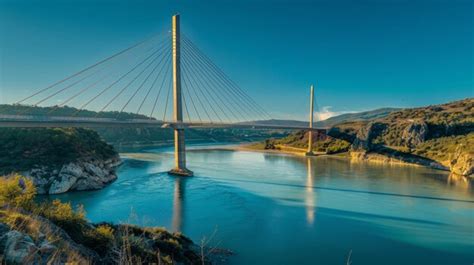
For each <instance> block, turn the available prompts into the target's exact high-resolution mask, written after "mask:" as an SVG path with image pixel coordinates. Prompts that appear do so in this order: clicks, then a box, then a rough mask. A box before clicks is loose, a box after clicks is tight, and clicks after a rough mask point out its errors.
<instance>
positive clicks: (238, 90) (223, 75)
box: [183, 35, 271, 118]
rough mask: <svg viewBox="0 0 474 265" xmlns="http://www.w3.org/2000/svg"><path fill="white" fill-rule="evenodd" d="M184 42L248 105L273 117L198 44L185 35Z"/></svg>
mask: <svg viewBox="0 0 474 265" xmlns="http://www.w3.org/2000/svg"><path fill="white" fill-rule="evenodd" d="M183 40H184V43H187V44H188V45H189V46H190V47H192V50H193V51H194V52H195V53H196V54H198V55H199V56H200V57H201V58H202V59H203V60H204V61H205V62H206V63H207V64H208V65H209V66H210V67H212V68H213V69H214V70H215V71H216V73H218V74H219V76H220V77H221V79H222V80H223V81H225V82H227V83H228V84H229V85H230V86H231V87H233V88H234V92H235V93H238V94H240V95H241V96H242V97H243V98H245V99H246V101H247V103H248V105H249V106H251V107H252V108H253V109H255V110H258V111H259V112H260V113H262V114H264V116H266V117H268V118H271V116H270V115H269V114H268V112H266V111H265V109H263V108H262V107H261V106H260V105H259V104H258V103H256V102H255V101H254V100H253V99H252V97H250V96H249V95H248V94H247V93H246V92H245V91H244V90H243V89H242V88H240V87H239V86H238V85H237V84H236V83H235V82H234V81H233V80H232V79H231V78H229V77H228V76H227V74H226V73H225V72H224V71H223V70H222V69H221V68H220V67H219V66H217V65H216V64H215V63H214V62H213V61H212V60H211V59H210V58H209V57H208V56H207V55H205V54H204V53H203V52H202V51H201V50H200V49H199V48H198V47H197V45H196V44H194V43H193V42H192V41H191V40H190V39H189V38H187V37H186V36H185V35H183Z"/></svg>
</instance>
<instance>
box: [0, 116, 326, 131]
mask: <svg viewBox="0 0 474 265" xmlns="http://www.w3.org/2000/svg"><path fill="white" fill-rule="evenodd" d="M0 127H4V128H5V127H17V128H58V127H86V128H104V127H159V128H236V129H286V130H313V131H326V128H308V127H303V126H291V125H272V124H253V123H212V122H202V123H197V122H172V121H160V120H154V119H129V120H118V119H112V118H88V117H59V116H32V115H0Z"/></svg>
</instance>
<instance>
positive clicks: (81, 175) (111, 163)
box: [24, 156, 121, 194]
mask: <svg viewBox="0 0 474 265" xmlns="http://www.w3.org/2000/svg"><path fill="white" fill-rule="evenodd" d="M120 164H121V161H120V158H119V157H118V156H117V157H114V158H111V159H108V160H105V161H104V160H97V159H82V160H80V161H76V162H71V163H68V164H66V165H63V166H62V167H61V168H60V169H49V168H47V167H40V166H38V167H35V168H33V169H31V170H30V171H28V172H25V173H24V175H26V176H27V177H29V178H31V179H32V180H33V183H34V184H35V186H36V189H37V192H38V193H39V194H59V193H64V192H68V191H73V190H97V189H102V188H104V187H105V185H107V184H108V183H110V182H112V181H114V180H116V179H117V175H116V174H115V169H116V168H117V166H119V165H120Z"/></svg>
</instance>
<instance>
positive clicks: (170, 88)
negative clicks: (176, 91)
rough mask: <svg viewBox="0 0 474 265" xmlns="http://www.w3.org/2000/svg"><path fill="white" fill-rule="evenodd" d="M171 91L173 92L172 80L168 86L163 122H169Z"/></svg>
mask: <svg viewBox="0 0 474 265" xmlns="http://www.w3.org/2000/svg"><path fill="white" fill-rule="evenodd" d="M171 90H173V86H172V80H171V78H170V83H169V86H168V93H167V94H166V103H165V109H164V111H163V121H167V120H166V112H167V111H168V102H169V99H170V94H171Z"/></svg>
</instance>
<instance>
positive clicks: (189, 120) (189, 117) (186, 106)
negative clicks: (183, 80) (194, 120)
mask: <svg viewBox="0 0 474 265" xmlns="http://www.w3.org/2000/svg"><path fill="white" fill-rule="evenodd" d="M181 91H182V92H183V104H184V110H185V111H186V112H185V113H186V116H187V118H188V122H191V115H190V114H189V109H188V104H187V103H186V92H185V90H184V89H182V90H181Z"/></svg>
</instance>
